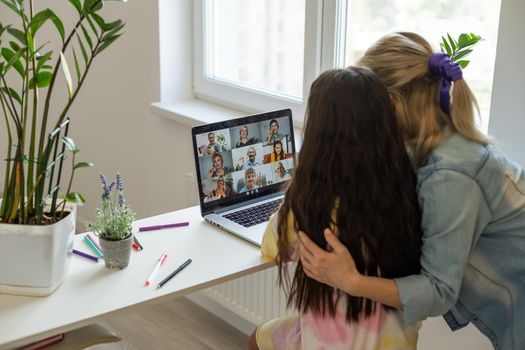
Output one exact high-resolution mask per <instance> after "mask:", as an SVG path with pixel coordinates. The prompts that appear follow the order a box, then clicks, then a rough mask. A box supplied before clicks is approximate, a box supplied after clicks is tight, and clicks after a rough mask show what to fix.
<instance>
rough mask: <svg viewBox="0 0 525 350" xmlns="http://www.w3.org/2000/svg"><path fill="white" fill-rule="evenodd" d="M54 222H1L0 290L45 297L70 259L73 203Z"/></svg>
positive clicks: (65, 269) (52, 288) (60, 278)
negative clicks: (21, 223) (60, 218)
mask: <svg viewBox="0 0 525 350" xmlns="http://www.w3.org/2000/svg"><path fill="white" fill-rule="evenodd" d="M70 209H71V212H70V213H69V214H68V215H67V216H66V217H65V218H64V219H63V220H60V221H59V222H57V223H55V224H53V225H15V224H0V293H4V294H16V295H32V296H45V295H49V294H51V293H52V292H54V291H55V289H57V287H58V286H59V285H60V284H61V283H62V282H63V281H64V278H65V276H66V272H67V270H68V269H69V264H70V262H71V253H72V250H73V234H74V233H75V222H76V206H73V207H72V208H70Z"/></svg>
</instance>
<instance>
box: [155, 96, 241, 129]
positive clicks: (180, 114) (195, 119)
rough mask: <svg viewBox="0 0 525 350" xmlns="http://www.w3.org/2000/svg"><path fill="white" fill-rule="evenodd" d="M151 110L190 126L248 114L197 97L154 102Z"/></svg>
mask: <svg viewBox="0 0 525 350" xmlns="http://www.w3.org/2000/svg"><path fill="white" fill-rule="evenodd" d="M150 111H151V113H153V114H155V115H158V116H161V117H164V118H166V119H170V120H174V121H176V122H179V123H181V124H184V125H187V126H190V127H194V126H196V125H202V124H209V123H215V122H220V121H223V120H228V119H233V118H237V117H242V116H245V115H247V114H246V113H243V112H241V111H237V110H234V109H230V108H226V107H222V106H219V105H216V104H213V103H209V102H205V101H201V100H197V99H188V100H175V101H170V102H153V103H152V104H150Z"/></svg>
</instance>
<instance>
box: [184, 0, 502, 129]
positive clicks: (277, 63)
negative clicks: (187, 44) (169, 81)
mask: <svg viewBox="0 0 525 350" xmlns="http://www.w3.org/2000/svg"><path fill="white" fill-rule="evenodd" d="M499 9H500V0H496V1H493V0H440V1H434V0H419V1H406V0H339V1H337V0H286V1H282V0H199V1H196V6H195V9H194V10H195V23H196V27H195V39H196V51H195V54H196V57H195V58H196V59H195V62H196V63H195V69H194V87H195V94H196V95H197V96H198V97H199V98H202V99H208V100H210V101H212V102H218V103H220V104H226V105H228V106H231V107H238V108H240V109H242V110H245V111H247V112H249V111H263V110H270V109H278V108H288V107H291V108H292V110H293V112H294V118H295V119H296V120H297V121H302V119H303V115H304V107H305V97H306V96H307V95H308V91H309V88H310V84H311V82H312V81H313V80H314V79H315V77H316V76H317V75H318V74H319V73H320V72H321V71H322V70H325V69H329V68H333V67H345V66H348V65H350V64H352V63H353V62H355V61H356V59H357V58H359V57H360V56H361V55H362V54H363V52H364V50H366V48H367V47H368V46H369V45H370V44H371V43H373V42H374V41H375V40H376V39H378V38H379V37H381V36H382V35H384V34H386V33H389V32H393V31H414V32H417V33H420V34H421V35H423V36H424V37H425V38H426V39H427V40H429V41H430V43H431V44H432V45H433V47H434V48H435V49H436V50H438V49H439V42H440V41H441V35H444V34H446V33H447V32H448V33H450V34H451V35H452V36H453V37H457V36H458V35H459V34H460V33H461V32H464V31H468V32H474V33H476V34H479V35H481V36H482V37H483V38H484V40H483V41H482V42H481V43H480V44H478V45H477V47H476V48H475V50H474V53H473V54H472V56H471V57H470V59H471V61H472V63H471V65H470V66H469V67H467V68H466V70H465V74H464V76H465V78H466V79H467V81H468V82H469V84H470V86H471V87H472V88H473V90H474V93H475V94H476V96H477V98H478V100H479V101H478V102H479V103H480V108H481V112H482V121H481V125H480V126H481V128H482V130H484V131H486V129H487V125H488V111H489V110H490V96H491V88H492V78H493V72H494V62H495V52H496V38H497V28H498V20H499Z"/></svg>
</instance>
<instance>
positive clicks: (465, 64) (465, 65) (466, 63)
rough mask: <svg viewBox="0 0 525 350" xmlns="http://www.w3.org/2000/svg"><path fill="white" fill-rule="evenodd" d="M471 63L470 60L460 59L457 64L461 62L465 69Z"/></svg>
mask: <svg viewBox="0 0 525 350" xmlns="http://www.w3.org/2000/svg"><path fill="white" fill-rule="evenodd" d="M469 63H470V61H458V62H457V64H459V65H460V66H461V68H462V69H465V68H466V67H467V66H468V64H469Z"/></svg>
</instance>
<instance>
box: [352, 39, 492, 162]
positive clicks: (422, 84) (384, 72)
mask: <svg viewBox="0 0 525 350" xmlns="http://www.w3.org/2000/svg"><path fill="white" fill-rule="evenodd" d="M432 54H433V50H432V47H431V46H430V44H429V43H428V42H427V41H426V40H425V39H424V38H423V37H421V36H419V35H418V34H415V33H394V34H389V35H386V36H384V37H382V38H381V39H379V40H378V41H377V42H376V43H375V44H374V45H372V46H371V47H370V48H369V49H368V50H367V51H366V52H365V54H364V56H363V57H362V58H361V59H360V60H359V61H358V62H357V64H358V65H360V66H365V67H368V68H370V69H372V70H373V71H374V72H375V73H376V74H377V75H378V76H379V78H380V79H381V80H382V81H383V83H384V84H385V85H386V88H387V89H388V91H389V93H390V95H391V96H392V101H393V103H394V105H395V108H396V116H397V119H398V123H399V126H400V129H401V130H402V132H403V134H404V138H405V142H406V143H407V145H408V146H409V147H410V150H411V153H412V156H413V161H414V163H415V165H416V166H417V167H420V166H422V165H424V164H425V163H426V160H427V157H428V155H429V153H430V152H432V150H433V149H434V148H436V147H437V146H438V145H439V144H440V143H441V142H442V141H443V139H444V138H446V137H447V136H448V135H449V134H450V133H454V132H457V133H459V134H461V135H462V136H464V137H465V138H467V139H469V140H472V141H475V142H479V143H481V144H487V143H489V142H490V141H489V139H488V138H487V137H486V136H485V135H483V134H482V133H481V132H480V131H479V130H478V129H477V128H476V124H475V113H474V112H475V111H479V109H478V105H477V102H476V98H475V97H474V94H473V93H472V91H471V90H470V88H469V87H468V84H467V83H466V81H465V80H464V79H460V80H457V81H455V82H454V83H453V87H452V94H451V103H450V114H451V116H450V117H449V116H448V115H447V114H445V113H444V112H443V111H442V110H441V107H440V105H439V100H438V89H439V78H438V77H436V76H434V74H433V73H432V72H431V71H430V70H429V67H428V64H429V60H430V58H431V56H432Z"/></svg>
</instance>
